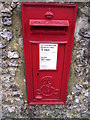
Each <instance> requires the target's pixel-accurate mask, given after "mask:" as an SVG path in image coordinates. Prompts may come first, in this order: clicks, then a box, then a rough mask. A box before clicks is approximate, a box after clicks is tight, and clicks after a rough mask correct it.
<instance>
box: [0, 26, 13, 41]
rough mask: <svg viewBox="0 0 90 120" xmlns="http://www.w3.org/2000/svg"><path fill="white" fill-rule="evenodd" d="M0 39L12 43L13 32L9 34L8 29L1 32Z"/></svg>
mask: <svg viewBox="0 0 90 120" xmlns="http://www.w3.org/2000/svg"><path fill="white" fill-rule="evenodd" d="M0 37H2V38H4V39H7V40H8V41H10V40H11V39H12V37H13V35H12V32H9V31H8V30H7V29H6V28H5V29H4V30H3V32H0Z"/></svg>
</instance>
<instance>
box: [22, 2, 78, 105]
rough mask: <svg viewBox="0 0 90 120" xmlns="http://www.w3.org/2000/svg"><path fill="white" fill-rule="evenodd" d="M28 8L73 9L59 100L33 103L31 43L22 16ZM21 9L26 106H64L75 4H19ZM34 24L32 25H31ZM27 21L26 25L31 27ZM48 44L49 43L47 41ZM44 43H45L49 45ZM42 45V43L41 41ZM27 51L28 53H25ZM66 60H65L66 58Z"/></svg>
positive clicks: (74, 19)
mask: <svg viewBox="0 0 90 120" xmlns="http://www.w3.org/2000/svg"><path fill="white" fill-rule="evenodd" d="M30 6H54V7H71V8H74V9H75V14H74V16H73V29H72V31H71V34H72V35H71V38H70V39H71V41H70V42H71V44H70V45H69V46H67V45H66V54H65V58H64V63H65V64H64V65H63V76H62V77H63V80H62V83H61V100H60V101H57V100H54V101H52V100H49V101H45V102H42V101H40V102H38V101H33V77H32V74H33V73H32V67H31V66H32V65H31V64H32V53H31V44H32V43H33V41H30V44H29V45H28V41H27V40H26V39H27V38H26V30H27V28H26V26H25V24H26V21H25V16H24V14H25V13H24V9H25V7H30ZM21 9H22V25H23V44H24V59H25V71H26V85H27V96H28V104H32V105H34V104H65V103H66V96H67V86H68V79H69V72H70V63H71V54H69V53H68V51H69V52H70V53H72V47H73V38H74V28H75V21H76V14H77V4H59V3H44V2H43V3H41V2H38V3H35V2H22V3H21ZM32 24H34V23H32ZM32 24H31V23H30V21H29V23H28V25H32ZM34 42H37V43H36V44H39V43H40V41H34ZM49 42H50V41H49ZM49 42H47V41H46V42H45V43H49ZM41 43H42V41H41ZM50 43H57V44H67V41H66V42H64V41H60V42H57V41H55V42H52V41H51V42H50ZM27 51H28V52H27ZM68 55H69V57H68V60H67V56H68Z"/></svg>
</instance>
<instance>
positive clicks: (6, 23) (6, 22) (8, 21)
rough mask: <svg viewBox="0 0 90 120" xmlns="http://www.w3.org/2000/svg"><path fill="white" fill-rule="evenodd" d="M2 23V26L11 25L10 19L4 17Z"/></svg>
mask: <svg viewBox="0 0 90 120" xmlns="http://www.w3.org/2000/svg"><path fill="white" fill-rule="evenodd" d="M3 23H4V25H8V26H10V25H11V24H12V21H11V18H8V17H4V19H3Z"/></svg>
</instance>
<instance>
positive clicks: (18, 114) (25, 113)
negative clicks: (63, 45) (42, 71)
mask: <svg viewBox="0 0 90 120" xmlns="http://www.w3.org/2000/svg"><path fill="white" fill-rule="evenodd" d="M21 1H25V0H21ZM21 1H18V0H7V1H5V0H1V1H0V118H27V119H28V118H31V117H32V118H87V119H88V118H89V115H90V111H89V92H88V91H89V84H88V78H89V62H90V61H89V56H90V55H89V54H90V53H89V46H90V15H89V12H90V3H89V2H88V1H87V2H78V3H77V4H78V12H77V21H76V27H75V35H74V44H73V52H72V61H71V69H70V76H69V83H68V92H67V102H66V105H36V106H28V104H27V94H26V78H25V65H24V52H23V51H24V50H23V37H22V19H21ZM27 1H31V0H27ZM32 1H35V2H39V1H40V2H49V1H50V2H60V3H61V2H65V3H66V2H67V3H69V2H70V1H65V0H61V1H60V0H32Z"/></svg>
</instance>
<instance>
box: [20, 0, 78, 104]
mask: <svg viewBox="0 0 90 120" xmlns="http://www.w3.org/2000/svg"><path fill="white" fill-rule="evenodd" d="M21 8H22V25H23V43H24V58H25V71H26V81H27V96H28V104H65V102H66V94H67V85H68V79H69V71H70V62H71V55H72V47H73V38H74V29H75V21H76V14H77V5H76V4H59V3H33V2H22V3H21ZM53 44H54V45H55V46H58V47H57V60H56V69H41V68H40V64H41V63H40V54H41V53H40V45H53Z"/></svg>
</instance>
